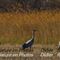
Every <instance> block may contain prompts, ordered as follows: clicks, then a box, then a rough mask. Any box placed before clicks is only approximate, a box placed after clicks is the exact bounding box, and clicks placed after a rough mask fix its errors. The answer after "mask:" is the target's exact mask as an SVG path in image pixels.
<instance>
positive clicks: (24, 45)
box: [22, 30, 36, 50]
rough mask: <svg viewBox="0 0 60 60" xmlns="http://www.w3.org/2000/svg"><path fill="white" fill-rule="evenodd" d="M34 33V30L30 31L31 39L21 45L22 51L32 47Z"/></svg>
mask: <svg viewBox="0 0 60 60" xmlns="http://www.w3.org/2000/svg"><path fill="white" fill-rule="evenodd" d="M35 31H36V30H33V31H32V38H31V39H30V40H28V41H26V42H25V43H24V44H23V45H22V48H23V50H24V49H26V48H30V49H31V47H32V45H33V43H34V37H35Z"/></svg>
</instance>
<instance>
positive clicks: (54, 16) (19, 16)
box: [0, 10, 60, 44]
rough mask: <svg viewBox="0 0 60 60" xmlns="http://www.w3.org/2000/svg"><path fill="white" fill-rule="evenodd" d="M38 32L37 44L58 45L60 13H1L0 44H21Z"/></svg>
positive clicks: (57, 11) (56, 11)
mask: <svg viewBox="0 0 60 60" xmlns="http://www.w3.org/2000/svg"><path fill="white" fill-rule="evenodd" d="M33 29H36V30H38V31H37V32H36V37H35V43H38V44H40V43H41V44H42V43H45V44H52V43H53V44H56V43H58V41H59V40H60V11H59V10H53V11H52V10H50V11H47V10H45V11H33V12H30V13H26V12H25V13H21V12H18V13H0V44H21V43H23V42H24V41H26V40H28V39H30V38H31V31H32V30H33Z"/></svg>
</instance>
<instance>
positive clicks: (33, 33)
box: [32, 31, 35, 39]
mask: <svg viewBox="0 0 60 60" xmlns="http://www.w3.org/2000/svg"><path fill="white" fill-rule="evenodd" d="M34 38H35V32H34V31H32V39H34Z"/></svg>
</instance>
